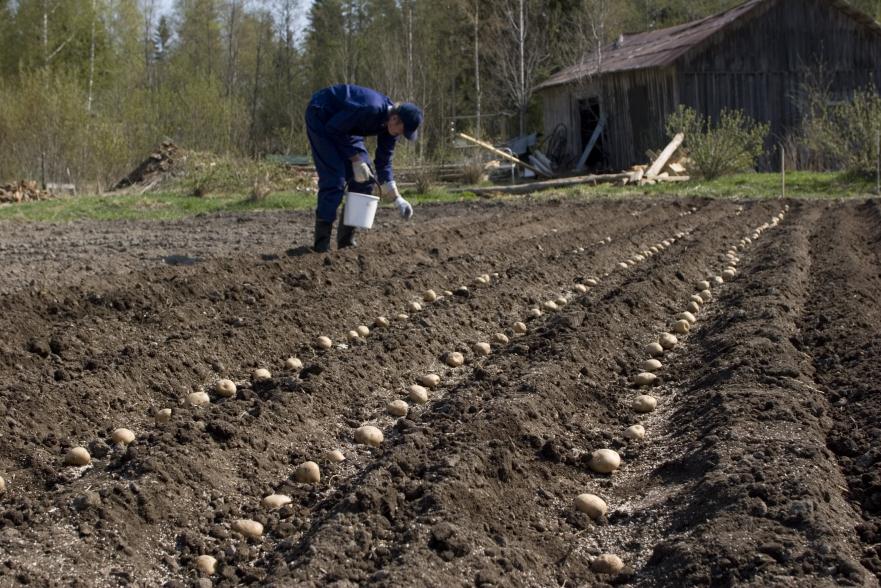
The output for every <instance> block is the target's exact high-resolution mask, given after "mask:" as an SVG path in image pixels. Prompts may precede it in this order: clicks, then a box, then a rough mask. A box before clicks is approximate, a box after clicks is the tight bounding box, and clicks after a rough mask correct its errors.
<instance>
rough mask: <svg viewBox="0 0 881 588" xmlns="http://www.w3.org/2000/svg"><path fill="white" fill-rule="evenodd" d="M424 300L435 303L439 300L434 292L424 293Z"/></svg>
mask: <svg viewBox="0 0 881 588" xmlns="http://www.w3.org/2000/svg"><path fill="white" fill-rule="evenodd" d="M422 300H424V301H425V302H434V301H435V300H437V294H436V293H435V291H434V290H426V291H425V292H423V293H422Z"/></svg>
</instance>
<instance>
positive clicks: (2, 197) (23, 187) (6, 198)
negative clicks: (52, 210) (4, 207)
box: [0, 180, 55, 202]
mask: <svg viewBox="0 0 881 588" xmlns="http://www.w3.org/2000/svg"><path fill="white" fill-rule="evenodd" d="M51 198H55V195H54V194H53V193H52V192H49V191H47V190H42V189H41V188H40V186H39V184H37V182H34V181H27V180H21V181H19V182H14V183H12V184H3V185H0V202H31V201H34V200H49V199H51Z"/></svg>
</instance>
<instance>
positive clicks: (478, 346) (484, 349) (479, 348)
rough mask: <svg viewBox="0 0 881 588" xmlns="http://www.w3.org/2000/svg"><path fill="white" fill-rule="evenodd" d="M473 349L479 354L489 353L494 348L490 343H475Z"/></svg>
mask: <svg viewBox="0 0 881 588" xmlns="http://www.w3.org/2000/svg"><path fill="white" fill-rule="evenodd" d="M471 350H472V351H474V353H476V354H477V355H489V354H490V353H492V348H490V346H489V343H475V344H474V347H472V348H471Z"/></svg>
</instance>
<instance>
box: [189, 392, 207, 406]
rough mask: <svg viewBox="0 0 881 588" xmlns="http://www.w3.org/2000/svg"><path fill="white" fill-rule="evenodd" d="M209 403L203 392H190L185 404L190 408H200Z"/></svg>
mask: <svg viewBox="0 0 881 588" xmlns="http://www.w3.org/2000/svg"><path fill="white" fill-rule="evenodd" d="M209 402H211V398H210V397H209V396H208V395H207V394H205V393H204V392H192V393H190V394H188V395H187V404H189V405H190V406H202V405H204V404H208V403H209Z"/></svg>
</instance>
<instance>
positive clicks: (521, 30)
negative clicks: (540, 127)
mask: <svg viewBox="0 0 881 588" xmlns="http://www.w3.org/2000/svg"><path fill="white" fill-rule="evenodd" d="M525 3H526V0H520V28H519V30H518V33H519V36H520V80H519V82H520V136H523V132H524V128H525V127H524V118H525V117H524V114H525V112H524V111H525V109H526V104H524V102H525V101H526V29H525V28H524V19H523V8H524V4H525Z"/></svg>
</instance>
